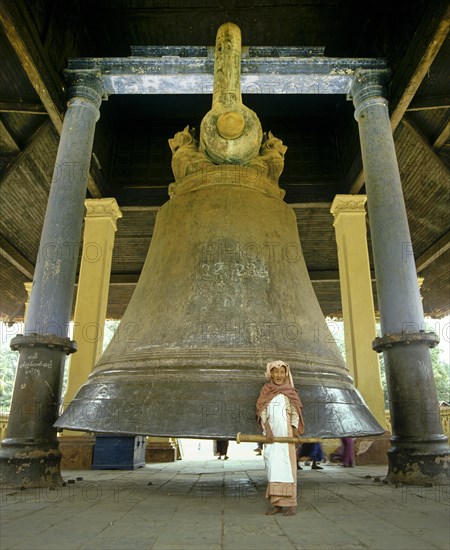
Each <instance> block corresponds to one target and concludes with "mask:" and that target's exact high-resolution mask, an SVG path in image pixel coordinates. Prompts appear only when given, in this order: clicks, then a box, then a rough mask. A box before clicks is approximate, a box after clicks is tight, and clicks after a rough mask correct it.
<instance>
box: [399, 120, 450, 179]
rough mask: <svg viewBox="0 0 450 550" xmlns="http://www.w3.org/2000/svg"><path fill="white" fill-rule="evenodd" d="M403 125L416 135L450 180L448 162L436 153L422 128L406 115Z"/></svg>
mask: <svg viewBox="0 0 450 550" xmlns="http://www.w3.org/2000/svg"><path fill="white" fill-rule="evenodd" d="M402 125H403V126H404V127H405V128H406V129H407V130H408V132H409V133H410V134H411V135H413V136H414V139H416V140H417V141H418V142H419V143H420V145H421V146H422V147H423V148H424V149H425V150H426V152H427V155H428V156H429V157H431V158H432V159H433V160H434V162H436V163H437V164H438V165H439V166H440V167H441V168H442V170H443V171H444V173H446V174H447V177H448V181H450V170H449V169H448V167H447V165H446V163H445V162H444V161H443V160H442V159H441V157H440V156H439V155H438V154H437V153H436V151H435V150H434V149H433V147H432V146H431V145H430V142H429V141H428V139H427V138H426V137H425V136H424V135H423V133H422V132H421V131H420V129H419V128H418V127H417V126H416V124H414V122H413V121H412V120H411V119H410V118H409V117H407V116H404V117H403V119H402Z"/></svg>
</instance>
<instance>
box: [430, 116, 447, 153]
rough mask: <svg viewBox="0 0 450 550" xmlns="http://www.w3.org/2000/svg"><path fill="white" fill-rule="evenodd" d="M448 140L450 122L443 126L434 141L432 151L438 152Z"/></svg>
mask: <svg viewBox="0 0 450 550" xmlns="http://www.w3.org/2000/svg"><path fill="white" fill-rule="evenodd" d="M449 138H450V120H449V121H448V122H447V124H446V125H445V126H444V128H443V129H442V131H441V132H440V134H439V135H438V137H437V138H436V139H435V140H434V143H433V149H435V150H436V151H439V149H441V147H443V146H444V145H445V143H446V142H447V140H448V139H449Z"/></svg>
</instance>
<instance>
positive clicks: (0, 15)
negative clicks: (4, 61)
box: [0, 2, 63, 134]
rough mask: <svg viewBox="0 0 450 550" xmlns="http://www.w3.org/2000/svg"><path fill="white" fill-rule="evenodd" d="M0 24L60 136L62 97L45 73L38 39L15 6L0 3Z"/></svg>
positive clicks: (46, 70)
mask: <svg viewBox="0 0 450 550" xmlns="http://www.w3.org/2000/svg"><path fill="white" fill-rule="evenodd" d="M0 25H1V26H2V28H3V32H4V33H5V35H6V37H7V38H8V41H9V43H10V44H11V47H12V48H13V50H14V51H15V53H16V55H17V57H18V59H19V61H20V64H21V65H22V67H23V69H24V71H25V73H26V75H27V77H28V79H29V80H30V82H31V84H32V86H33V88H34V89H35V91H36V93H37V94H38V96H39V99H40V100H41V101H42V104H43V105H44V107H45V110H46V111H47V113H48V115H49V117H50V119H51V121H52V123H53V125H54V127H55V128H56V130H57V132H58V133H59V134H60V133H61V129H62V121H63V108H62V102H61V96H62V94H61V95H59V94H58V96H57V92H56V86H55V84H54V83H53V82H52V81H51V78H50V75H49V74H48V67H50V66H51V64H50V63H49V62H48V60H47V59H44V56H43V52H42V51H40V49H39V40H34V39H33V36H32V34H31V32H30V29H29V27H28V26H27V25H26V24H25V22H24V20H23V15H22V13H21V12H20V11H19V8H18V5H17V3H14V2H4V3H3V4H2V9H1V10H0ZM58 106H59V107H58Z"/></svg>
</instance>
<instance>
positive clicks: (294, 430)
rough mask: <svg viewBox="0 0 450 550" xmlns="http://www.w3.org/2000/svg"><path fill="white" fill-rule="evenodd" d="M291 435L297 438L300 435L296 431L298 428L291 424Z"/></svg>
mask: <svg viewBox="0 0 450 550" xmlns="http://www.w3.org/2000/svg"><path fill="white" fill-rule="evenodd" d="M292 435H293V436H294V437H296V438H297V439H298V438H299V437H300V434H299V433H298V430H297V428H296V427H295V426H292Z"/></svg>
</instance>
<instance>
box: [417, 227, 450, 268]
mask: <svg viewBox="0 0 450 550" xmlns="http://www.w3.org/2000/svg"><path fill="white" fill-rule="evenodd" d="M449 248H450V231H447V233H446V234H445V235H443V236H442V237H441V238H440V239H439V240H438V241H436V242H435V243H434V244H433V245H432V246H430V248H429V249H428V250H427V251H426V252H424V253H423V254H422V256H420V257H419V258H417V260H416V269H417V273H420V272H421V271H423V270H424V269H425V268H426V267H428V266H429V265H430V264H432V263H433V262H434V261H436V260H437V259H438V258H439V256H442V254H444V252H447V250H448V249H449Z"/></svg>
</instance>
